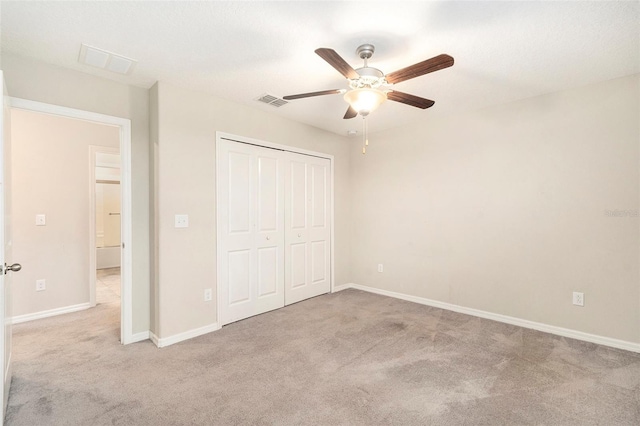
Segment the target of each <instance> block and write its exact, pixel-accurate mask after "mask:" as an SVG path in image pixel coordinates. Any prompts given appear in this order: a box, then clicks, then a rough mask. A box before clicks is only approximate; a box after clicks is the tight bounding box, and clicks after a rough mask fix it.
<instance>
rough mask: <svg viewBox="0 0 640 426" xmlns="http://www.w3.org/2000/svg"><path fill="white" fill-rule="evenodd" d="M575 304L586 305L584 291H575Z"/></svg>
mask: <svg viewBox="0 0 640 426" xmlns="http://www.w3.org/2000/svg"><path fill="white" fill-rule="evenodd" d="M573 304H574V305H576V306H584V293H580V292H579V291H574V292H573Z"/></svg>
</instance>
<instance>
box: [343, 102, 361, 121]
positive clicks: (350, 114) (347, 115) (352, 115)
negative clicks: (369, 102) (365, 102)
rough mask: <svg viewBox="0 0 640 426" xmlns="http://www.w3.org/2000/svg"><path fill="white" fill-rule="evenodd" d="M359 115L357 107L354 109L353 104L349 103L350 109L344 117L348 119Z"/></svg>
mask: <svg viewBox="0 0 640 426" xmlns="http://www.w3.org/2000/svg"><path fill="white" fill-rule="evenodd" d="M357 115H358V111H356V110H355V109H353V107H352V106H351V105H349V109H348V110H347V112H346V113H345V114H344V117H342V118H344V119H345V120H348V119H350V118H353V117H355V116H357Z"/></svg>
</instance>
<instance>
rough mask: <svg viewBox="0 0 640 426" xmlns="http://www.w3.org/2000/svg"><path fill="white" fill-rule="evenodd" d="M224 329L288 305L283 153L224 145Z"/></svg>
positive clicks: (221, 214)
mask: <svg viewBox="0 0 640 426" xmlns="http://www.w3.org/2000/svg"><path fill="white" fill-rule="evenodd" d="M219 143H220V146H219V147H218V155H220V158H219V159H218V165H219V170H218V173H217V176H218V179H219V182H218V190H219V191H220V193H219V194H218V200H219V213H218V214H219V230H218V238H219V241H218V250H219V251H220V253H219V256H218V259H219V264H218V268H219V269H220V271H219V277H220V282H219V283H218V286H219V297H220V303H219V304H218V306H219V307H220V315H219V319H220V322H221V325H224V324H228V323H230V322H234V321H237V320H240V319H244V318H247V317H250V316H253V315H258V314H261V313H263V312H267V311H270V310H272V309H277V308H280V307H282V306H284V191H283V190H284V161H283V159H282V158H280V156H281V154H280V152H279V151H275V150H270V149H266V148H259V147H256V146H253V145H248V144H242V143H235V142H230V141H221V142H219Z"/></svg>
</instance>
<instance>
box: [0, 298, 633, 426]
mask: <svg viewBox="0 0 640 426" xmlns="http://www.w3.org/2000/svg"><path fill="white" fill-rule="evenodd" d="M118 317H119V305H118V304H117V303H107V304H102V305H99V306H98V307H96V308H95V309H92V310H89V311H83V312H78V313H74V314H68V315H63V316H59V317H56V318H51V319H45V320H40V321H34V322H31V323H25V324H20V325H18V326H15V327H14V331H15V339H14V351H13V357H14V358H13V360H14V378H13V385H12V389H11V394H10V399H9V408H8V413H7V417H6V422H7V424H8V425H29V426H33V425H187V424H193V425H241V424H256V425H267V424H277V425H294V424H317V425H334V424H345V425H346V424H351V425H463V424H464V425H527V424H536V425H543V424H547V425H591V424H594V425H595V424H599V425H636V426H637V425H639V424H640V355H638V354H634V353H630V352H625V351H621V350H616V349H611V348H607V347H603V346H598V345H595V344H589V343H584V342H579V341H575V340H571V339H565V338H561V337H556V336H552V335H548V334H544V333H540V332H536V331H531V330H526V329H522V328H519V327H514V326H509V325H505V324H501V323H496V322H492V321H487V320H483V319H478V318H474V317H469V316H465V315H461V314H456V313H452V312H448V311H443V310H440V309H435V308H429V307H425V306H421V305H417V304H413V303H409V302H403V301H399V300H395V299H391V298H386V297H382V296H377V295H372V294H368V293H364V292H360V291H356V290H346V291H343V292H340V293H337V294H333V295H326V296H320V297H317V298H314V299H311V300H308V301H304V302H301V303H298V304H295V305H292V306H289V307H286V308H284V309H280V310H277V311H274V312H270V313H267V314H264V315H260V316H257V317H253V318H250V319H247V320H245V321H240V322H237V323H235V324H231V325H229V326H226V327H224V328H223V329H222V330H220V331H218V332H215V333H211V334H208V335H206V336H202V337H200V338H196V339H192V340H190V341H187V342H183V343H180V344H176V345H174V346H170V347H167V348H163V349H157V348H156V347H155V346H154V345H153V344H152V343H150V342H141V343H137V344H133V345H128V346H125V347H123V346H120V345H119V344H118V335H119V331H118Z"/></svg>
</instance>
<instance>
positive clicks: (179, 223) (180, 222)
mask: <svg viewBox="0 0 640 426" xmlns="http://www.w3.org/2000/svg"><path fill="white" fill-rule="evenodd" d="M188 227H189V215H188V214H177V215H176V228H188Z"/></svg>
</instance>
